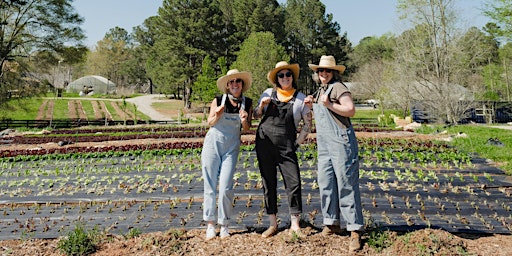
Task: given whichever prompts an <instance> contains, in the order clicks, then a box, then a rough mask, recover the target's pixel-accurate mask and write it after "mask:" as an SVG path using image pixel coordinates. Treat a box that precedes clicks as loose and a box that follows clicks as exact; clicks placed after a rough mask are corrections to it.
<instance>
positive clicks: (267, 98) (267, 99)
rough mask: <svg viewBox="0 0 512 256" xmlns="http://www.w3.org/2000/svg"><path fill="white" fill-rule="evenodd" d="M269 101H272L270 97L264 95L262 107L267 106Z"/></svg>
mask: <svg viewBox="0 0 512 256" xmlns="http://www.w3.org/2000/svg"><path fill="white" fill-rule="evenodd" d="M269 103H270V97H263V98H262V99H261V102H260V104H261V107H262V108H264V107H265V106H267V105H268V104H269Z"/></svg>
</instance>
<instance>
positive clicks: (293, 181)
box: [254, 61, 312, 238]
mask: <svg viewBox="0 0 512 256" xmlns="http://www.w3.org/2000/svg"><path fill="white" fill-rule="evenodd" d="M298 77H299V65H298V64H291V65H290V64H288V63H287V62H285V61H281V62H278V63H277V64H276V67H275V69H273V70H271V71H270V72H269V73H268V75H267V79H268V80H269V81H270V82H271V83H272V84H274V86H275V87H274V88H269V89H267V90H265V91H264V92H263V94H262V95H261V97H260V100H259V104H258V107H256V108H255V110H254V117H255V118H259V117H262V120H261V121H260V124H259V126H258V130H257V132H256V155H257V158H258V164H259V169H260V173H261V177H262V178H263V192H264V200H265V210H266V212H267V214H268V215H269V220H270V227H269V228H268V229H267V230H266V231H265V232H263V234H262V237H264V238H266V237H270V236H273V235H274V234H276V233H277V170H278V167H279V171H280V172H281V175H282V176H283V180H284V185H285V188H286V193H287V196H288V206H289V212H290V215H291V218H290V219H291V226H290V234H293V232H295V234H296V235H299V236H302V233H301V232H300V226H299V219H300V214H301V213H302V196H301V193H302V192H301V180H300V173H299V165H298V162H297V154H296V151H297V148H298V145H299V144H300V143H302V142H303V141H304V140H305V139H306V136H307V135H308V133H309V132H310V131H311V119H312V114H311V106H308V105H306V103H305V101H304V100H305V99H306V95H304V94H303V93H300V92H298V91H297V85H296V80H297V78H298ZM301 121H302V122H303V124H302V129H301V132H300V134H299V136H298V137H297V130H298V128H299V125H300V122H301Z"/></svg>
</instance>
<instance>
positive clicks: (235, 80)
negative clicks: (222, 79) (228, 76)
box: [228, 78, 242, 84]
mask: <svg viewBox="0 0 512 256" xmlns="http://www.w3.org/2000/svg"><path fill="white" fill-rule="evenodd" d="M241 82H242V79H241V78H237V79H233V80H231V81H229V82H228V83H229V84H234V83H241Z"/></svg>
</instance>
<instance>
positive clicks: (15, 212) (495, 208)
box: [0, 126, 512, 237]
mask: <svg viewBox="0 0 512 256" xmlns="http://www.w3.org/2000/svg"><path fill="white" fill-rule="evenodd" d="M369 129H372V130H373V131H378V129H379V127H377V126H366V127H362V128H361V130H365V131H366V130H369ZM206 130H207V129H206V128H204V127H151V128H136V129H122V128H120V129H119V130H117V131H114V130H111V129H108V130H101V129H89V130H84V129H81V130H56V131H51V132H50V133H47V134H44V135H28V136H20V137H19V138H18V137H17V138H13V141H14V140H17V141H18V142H21V141H23V139H25V138H27V141H29V140H28V138H38V139H40V140H48V141H53V140H54V139H55V138H58V139H60V140H64V138H65V139H69V138H80V139H86V140H87V139H91V140H93V138H101V139H102V140H103V141H104V140H112V139H119V138H122V139H126V140H128V138H131V139H132V138H143V137H142V135H148V136H156V137H152V138H164V137H165V136H172V137H171V138H190V137H191V136H192V137H194V136H195V138H200V137H202V136H204V133H205V132H206ZM386 131H389V130H386ZM252 132H253V131H250V132H249V134H251V133H252ZM185 134H186V135H185ZM132 136H135V137H132ZM137 136H138V137H137ZM180 136H183V137H180ZM165 138H167V137H165ZM77 140H78V139H77ZM89 141H90V140H89ZM178 141H179V140H178ZM358 141H359V147H360V151H359V154H360V159H361V161H360V164H361V170H360V176H361V180H360V187H361V193H362V195H363V199H362V200H363V208H364V211H365V215H366V218H365V219H367V220H372V222H374V223H379V224H380V225H385V226H389V227H395V228H404V227H405V228H413V227H425V226H438V227H443V228H445V229H448V230H449V229H450V228H451V229H453V230H455V231H460V230H467V229H471V230H485V231H490V232H503V233H507V232H511V231H512V217H511V216H512V211H511V208H510V205H509V202H510V199H511V190H509V189H507V186H508V183H506V182H505V181H504V179H503V176H502V172H501V171H500V170H499V169H497V168H493V167H490V166H488V165H486V163H485V161H484V160H482V159H479V158H478V157H476V156H473V155H471V154H469V153H465V152H459V151H458V150H457V149H455V148H453V147H450V146H449V145H448V144H447V143H446V142H441V141H421V140H413V139H391V138H378V137H374V138H372V137H368V138H358ZM201 147H202V143H201V142H185V141H183V142H165V140H162V142H161V143H151V144H149V143H148V144H140V143H138V144H133V145H131V144H129V143H126V145H123V146H107V147H78V146H74V145H68V146H66V147H60V148H55V149H52V150H49V149H48V150H44V149H35V150H30V149H27V150H17V151H10V150H1V148H0V152H1V156H3V157H0V198H2V201H1V202H0V205H1V206H2V209H3V212H0V214H3V216H4V218H3V219H2V220H1V221H0V231H2V230H3V231H5V232H7V234H11V235H13V236H15V235H18V236H19V235H20V234H21V233H23V232H29V233H34V234H36V236H37V235H39V236H42V237H44V236H49V237H51V236H54V235H55V234H56V232H58V231H60V230H63V227H69V226H70V225H71V224H70V223H72V222H75V221H83V220H84V219H87V220H89V222H90V223H95V224H96V225H101V226H108V227H111V228H112V227H114V228H115V227H117V228H118V229H122V228H125V230H126V229H128V228H130V227H141V229H143V230H145V231H154V230H158V229H166V228H170V227H175V226H185V227H192V228H193V227H199V226H201V225H202V222H201V221H202V220H201V216H202V215H201V214H200V213H201V207H202V205H201V203H202V200H201V198H202V188H203V180H202V176H201V165H200V154H201ZM241 149H242V150H241V152H240V155H239V161H238V171H237V173H236V174H235V177H234V179H235V193H236V194H237V196H236V198H235V201H234V202H233V204H234V205H235V211H236V212H237V213H238V217H237V223H239V224H240V225H242V224H243V225H246V226H251V227H255V226H258V225H261V219H262V216H263V214H264V212H263V209H264V207H263V201H262V198H261V186H262V184H261V177H260V175H259V171H258V161H257V159H256V153H255V151H254V141H246V142H245V143H244V145H242V147H241ZM298 156H299V165H300V167H301V176H302V179H303V195H304V203H305V211H306V214H305V217H304V218H305V221H308V222H310V223H312V224H313V225H321V223H319V221H320V220H321V216H320V215H319V199H318V185H317V181H316V163H317V152H316V141H315V139H314V138H310V139H308V141H307V143H306V144H304V145H302V146H301V148H300V150H299V151H298ZM283 192H284V190H283V188H282V187H281V188H280V194H281V193H282V196H284V195H285V194H284V193H283ZM280 197H281V196H280ZM285 202H286V200H280V203H281V204H285ZM169 214H170V216H171V218H169ZM56 216H59V217H56ZM70 216H74V217H70ZM35 219H37V220H38V221H35ZM282 221H285V220H284V219H283V220H282ZM71 226H72V225H71ZM5 232H4V234H6V233H5ZM0 233H1V232H0Z"/></svg>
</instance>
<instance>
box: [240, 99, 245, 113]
mask: <svg viewBox="0 0 512 256" xmlns="http://www.w3.org/2000/svg"><path fill="white" fill-rule="evenodd" d="M240 109H241V110H242V109H243V110H245V96H242V104H240Z"/></svg>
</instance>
